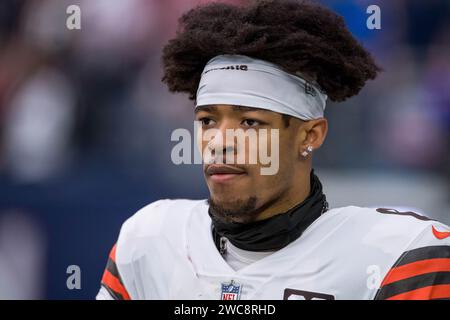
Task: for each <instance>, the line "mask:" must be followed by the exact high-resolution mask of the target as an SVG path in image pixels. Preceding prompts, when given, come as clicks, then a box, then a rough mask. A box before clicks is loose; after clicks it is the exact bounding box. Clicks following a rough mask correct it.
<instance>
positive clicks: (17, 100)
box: [0, 0, 450, 299]
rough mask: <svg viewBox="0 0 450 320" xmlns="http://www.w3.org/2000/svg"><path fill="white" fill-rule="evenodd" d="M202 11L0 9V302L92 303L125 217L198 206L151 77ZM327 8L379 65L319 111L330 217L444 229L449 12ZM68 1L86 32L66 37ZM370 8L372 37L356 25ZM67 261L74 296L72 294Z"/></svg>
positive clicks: (168, 0)
mask: <svg viewBox="0 0 450 320" xmlns="http://www.w3.org/2000/svg"><path fill="white" fill-rule="evenodd" d="M205 2H209V1H194V0H164V1H163V0H84V1H83V0H80V1H76V0H71V1H68V0H36V1H33V0H28V1H21V0H2V1H0V299H45V298H48V299H93V298H94V297H95V295H96V293H97V291H98V288H99V282H100V278H101V275H102V272H103V268H104V266H105V263H106V260H107V255H108V252H109V250H110V248H111V247H112V245H113V244H114V243H115V241H116V238H117V236H118V232H119V229H120V226H121V224H122V222H123V221H124V220H125V219H126V218H128V217H129V216H131V215H132V214H133V213H134V212H135V211H136V210H138V209H139V208H141V207H143V206H144V205H146V204H148V203H149V202H152V201H154V200H157V199H160V198H177V197H183V198H194V199H201V198H206V197H207V195H208V192H207V188H206V186H205V184H204V181H203V176H202V173H201V167H200V166H199V165H180V166H176V165H174V164H173V163H172V161H171V158H170V153H171V149H172V147H173V146H174V145H175V144H176V143H175V142H171V140H170V135H171V133H172V131H173V130H174V129H176V128H186V129H189V130H191V131H192V130H193V122H192V120H193V102H192V101H189V100H188V99H187V96H186V95H174V94H170V93H168V91H167V88H166V87H165V86H164V85H163V84H162V83H161V81H160V79H161V76H162V70H161V63H160V57H161V48H162V46H163V45H164V44H165V43H166V41H167V40H168V39H170V38H171V37H173V36H174V35H175V31H176V27H177V19H178V17H179V16H180V15H181V14H182V13H183V12H185V11H186V10H188V9H189V8H192V7H194V6H195V5H197V4H199V3H205ZM226 2H230V3H242V2H244V1H240V0H235V1H226ZM321 2H322V3H323V4H325V5H327V6H329V7H331V8H333V9H334V10H335V11H337V12H338V13H339V14H341V15H342V16H343V17H344V18H345V20H346V22H347V24H348V26H349V28H350V30H351V31H352V33H353V34H354V35H355V36H356V37H357V38H358V39H359V40H360V41H361V42H362V43H363V45H364V46H365V47H367V48H368V49H369V50H370V51H371V52H372V53H373V55H374V57H375V59H376V60H377V61H378V63H379V64H380V65H381V66H382V68H383V69H384V72H383V73H382V74H381V75H380V76H379V78H378V79H377V80H376V81H372V82H370V83H369V84H368V85H367V86H366V87H365V88H364V89H363V90H362V92H361V94H360V95H359V96H357V97H355V98H352V99H350V100H348V101H346V102H344V103H340V104H333V103H329V104H328V106H327V110H326V117H327V118H328V119H329V124H330V131H329V134H328V138H327V141H326V143H325V145H324V146H323V147H322V148H321V149H320V150H319V151H317V152H316V153H315V168H316V173H317V174H318V176H319V177H320V178H321V179H322V181H323V184H324V187H325V193H326V194H327V198H328V200H329V202H330V206H331V207H339V206H345V205H350V204H354V205H361V206H391V207H392V206H396V207H404V208H413V209H414V210H416V211H417V212H420V213H423V214H426V215H428V216H430V217H432V218H435V219H439V220H441V221H443V222H445V223H450V169H449V168H450V138H449V136H450V134H449V133H450V1H448V0H429V1H426V3H425V2H424V1H421V0H408V1H406V0H403V1H402V0H397V1H388V0H385V1H376V0H370V1H366V0H348V1H337V0H335V1H333V0H329V1H326V0H323V1H321ZM72 4H75V5H79V6H80V8H81V30H68V29H67V28H66V19H67V17H68V14H67V13H66V9H67V7H68V6H69V5H72ZM371 4H376V5H378V6H380V8H381V27H382V28H381V30H369V29H367V27H366V20H367V17H368V14H367V13H366V8H367V7H368V6H369V5H371ZM194 186H195V187H194ZM69 265H78V266H80V268H81V289H80V290H69V289H68V288H67V286H66V279H67V277H68V274H67V273H66V270H67V267H68V266H69Z"/></svg>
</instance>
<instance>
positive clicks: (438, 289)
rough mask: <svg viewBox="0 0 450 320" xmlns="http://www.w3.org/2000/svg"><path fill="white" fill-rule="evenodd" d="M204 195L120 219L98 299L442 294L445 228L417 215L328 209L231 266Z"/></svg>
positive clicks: (447, 279)
mask: <svg viewBox="0 0 450 320" xmlns="http://www.w3.org/2000/svg"><path fill="white" fill-rule="evenodd" d="M211 228H212V221H211V218H210V217H209V215H208V204H207V202H206V201H205V200H201V201H193V200H160V201H156V202H154V203H152V204H150V205H148V206H146V207H144V208H143V209H141V210H140V211H138V212H137V213H136V214H135V215H134V216H132V217H131V218H129V219H128V220H127V221H126V222H125V223H124V224H123V226H122V228H121V231H120V235H119V238H118V241H117V244H116V246H114V248H113V250H112V252H111V254H110V259H109V261H108V265H107V268H106V270H105V274H104V276H103V279H102V289H101V290H100V293H99V294H98V296H97V298H98V299H108V298H109V299H110V298H114V299H188V300H193V299H225V300H229V299H242V300H247V299H268V300H277V299H289V300H292V299H299V300H302V299H445V298H447V299H448V298H450V229H449V227H447V226H446V225H444V224H442V223H439V222H437V221H434V220H431V219H428V218H426V217H424V216H420V215H418V214H416V213H413V212H398V211H396V210H393V209H373V208H360V207H355V206H349V207H343V208H336V209H331V210H329V211H327V212H325V213H324V214H323V215H322V216H320V217H319V218H318V219H317V220H316V221H314V222H313V223H312V224H311V225H310V226H309V227H308V228H307V229H306V230H305V231H304V233H303V234H302V235H301V236H300V237H299V238H298V239H296V240H295V241H293V242H291V243H290V244H289V245H287V246H286V247H284V248H282V249H280V250H278V251H276V252H274V253H272V254H270V255H267V256H265V257H262V258H261V259H259V260H257V261H255V262H252V263H250V264H249V265H247V266H244V267H242V268H240V269H238V270H236V271H235V270H234V269H233V268H232V267H231V266H230V265H228V263H227V262H226V261H225V260H224V258H223V257H222V255H221V254H220V253H219V251H218V250H217V248H216V246H215V243H214V240H213V236H212V232H211V231H212V229H211Z"/></svg>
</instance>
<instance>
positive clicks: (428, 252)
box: [395, 246, 450, 267]
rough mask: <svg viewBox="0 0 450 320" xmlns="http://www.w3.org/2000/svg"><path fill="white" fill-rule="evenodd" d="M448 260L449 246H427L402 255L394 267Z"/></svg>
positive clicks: (449, 254) (449, 255)
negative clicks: (419, 262)
mask: <svg viewBox="0 0 450 320" xmlns="http://www.w3.org/2000/svg"><path fill="white" fill-rule="evenodd" d="M446 258H450V246H429V247H423V248H418V249H414V250H410V251H406V252H405V253H403V254H402V255H401V257H400V259H398V261H397V263H396V264H395V266H396V267H399V266H402V265H405V264H409V263H413V262H416V261H421V260H428V259H446Z"/></svg>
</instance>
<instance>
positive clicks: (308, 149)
mask: <svg viewBox="0 0 450 320" xmlns="http://www.w3.org/2000/svg"><path fill="white" fill-rule="evenodd" d="M312 151H313V147H311V146H308V147H307V148H306V150H305V151H303V152H302V156H303V157H304V158H306V157H307V156H308V154H310V153H311V152H312Z"/></svg>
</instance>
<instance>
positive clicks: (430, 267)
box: [381, 258, 450, 286]
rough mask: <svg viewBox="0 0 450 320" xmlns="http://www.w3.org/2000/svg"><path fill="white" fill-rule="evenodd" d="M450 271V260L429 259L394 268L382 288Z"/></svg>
mask: <svg viewBox="0 0 450 320" xmlns="http://www.w3.org/2000/svg"><path fill="white" fill-rule="evenodd" d="M445 271H450V259H449V258H445V259H427V260H421V261H417V262H413V263H409V264H405V265H402V266H399V267H395V268H392V269H391V270H390V271H389V273H388V275H387V276H386V278H385V279H384V280H383V283H382V284H381V286H385V285H387V284H390V283H393V282H396V281H400V280H404V279H407V278H411V277H415V276H418V275H421V274H426V273H432V272H445Z"/></svg>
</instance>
